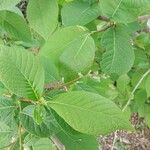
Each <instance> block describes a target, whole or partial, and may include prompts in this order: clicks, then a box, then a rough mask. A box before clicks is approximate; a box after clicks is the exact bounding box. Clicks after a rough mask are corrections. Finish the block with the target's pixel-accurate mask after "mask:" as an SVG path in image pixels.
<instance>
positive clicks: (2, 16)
mask: <svg viewBox="0 0 150 150" xmlns="http://www.w3.org/2000/svg"><path fill="white" fill-rule="evenodd" d="M0 26H1V27H2V28H3V29H4V30H5V31H6V32H7V34H8V36H10V37H11V38H14V39H15V40H19V41H26V42H30V41H31V33H30V29H29V27H28V26H27V23H26V22H25V20H24V19H23V18H22V17H21V16H19V15H17V14H16V13H14V12H10V11H0Z"/></svg>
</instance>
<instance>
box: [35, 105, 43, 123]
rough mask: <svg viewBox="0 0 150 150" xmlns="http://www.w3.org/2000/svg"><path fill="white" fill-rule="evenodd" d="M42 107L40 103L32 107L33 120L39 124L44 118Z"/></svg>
mask: <svg viewBox="0 0 150 150" xmlns="http://www.w3.org/2000/svg"><path fill="white" fill-rule="evenodd" d="M43 112H44V107H43V106H41V105H37V106H36V107H35V109H34V121H35V122H36V123H37V124H38V125H40V124H41V123H42V122H43V118H44V114H43Z"/></svg>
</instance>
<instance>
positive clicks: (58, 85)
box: [44, 77, 82, 90]
mask: <svg viewBox="0 0 150 150" xmlns="http://www.w3.org/2000/svg"><path fill="white" fill-rule="evenodd" d="M81 78H82V77H78V78H76V79H74V80H71V81H69V82H67V83H52V84H51V83H50V84H46V85H45V86H44V88H45V89H46V90H58V89H61V88H64V87H66V86H69V85H71V84H73V83H75V82H77V81H79V80H80V79H81Z"/></svg>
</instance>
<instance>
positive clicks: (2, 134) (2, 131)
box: [0, 122, 14, 149]
mask: <svg viewBox="0 0 150 150" xmlns="http://www.w3.org/2000/svg"><path fill="white" fill-rule="evenodd" d="M13 136H14V135H13V130H12V129H11V128H10V127H9V126H8V125H7V124H5V123H4V122H0V143H1V144H0V148H1V149H4V147H5V146H7V145H9V144H10V143H11V140H12V137H13Z"/></svg>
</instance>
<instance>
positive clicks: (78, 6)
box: [61, 1, 100, 26]
mask: <svg viewBox="0 0 150 150" xmlns="http://www.w3.org/2000/svg"><path fill="white" fill-rule="evenodd" d="M99 15H100V8H99V5H98V3H96V4H94V5H90V4H89V3H88V2H83V1H72V2H70V3H67V4H66V5H64V7H63V8H62V12H61V16H62V22H63V25H64V26H71V25H85V24H87V23H89V22H91V21H93V20H94V19H96V18H97V17H98V16H99Z"/></svg>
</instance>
